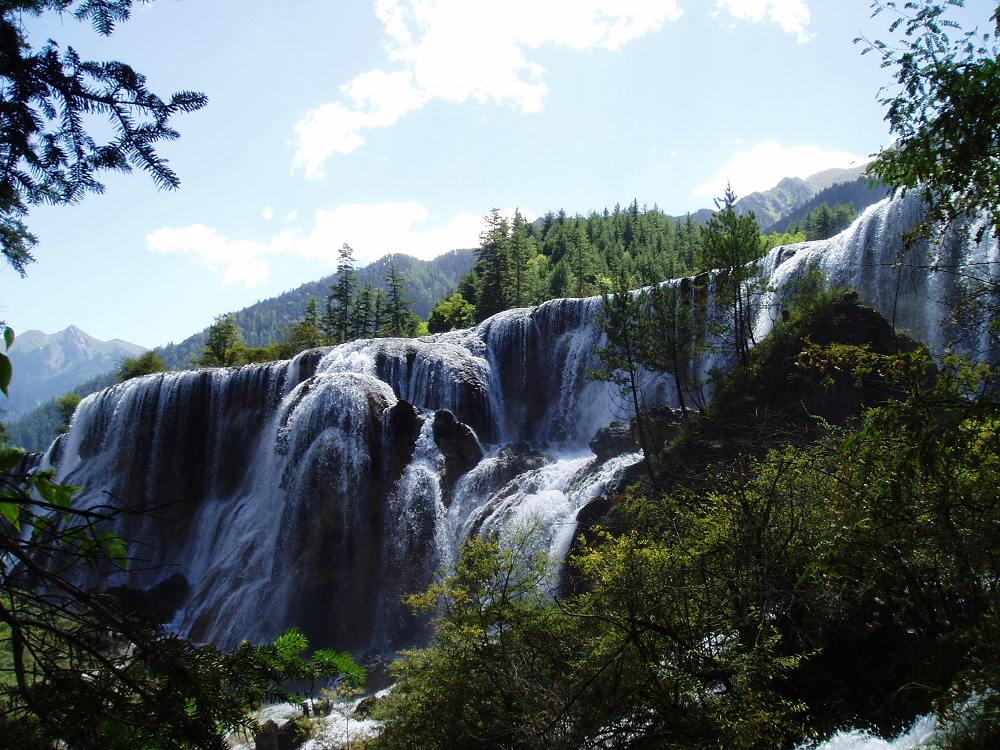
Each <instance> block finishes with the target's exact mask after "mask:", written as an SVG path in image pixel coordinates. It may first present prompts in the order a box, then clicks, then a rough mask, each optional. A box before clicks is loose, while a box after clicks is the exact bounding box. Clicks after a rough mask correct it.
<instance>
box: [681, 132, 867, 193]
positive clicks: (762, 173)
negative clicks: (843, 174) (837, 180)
mask: <svg viewBox="0 0 1000 750" xmlns="http://www.w3.org/2000/svg"><path fill="white" fill-rule="evenodd" d="M864 161H866V159H863V158H862V157H860V156H856V155H854V154H848V153H846V152H844V151H835V150H832V149H825V148H821V147H819V146H782V145H781V144H779V143H775V142H774V141H764V142H763V143H758V144H757V145H755V146H752V147H751V148H749V149H746V150H744V151H737V152H736V153H734V154H733V155H732V156H730V157H729V162H728V163H727V164H726V166H725V167H723V168H722V169H720V170H719V171H718V172H717V173H716V174H715V176H714V177H712V179H710V180H708V181H707V182H704V183H702V184H701V185H698V186H697V187H696V188H695V189H694V191H693V194H694V196H695V197H696V198H717V197H719V196H721V195H722V191H723V189H724V188H725V186H726V181H727V180H728V181H729V183H730V184H731V185H732V186H733V190H734V191H736V193H737V194H738V195H741V196H742V195H748V194H750V193H753V192H755V191H758V190H768V189H769V188H772V187H774V186H775V185H777V184H778V182H779V181H780V180H781V178H782V177H808V176H810V175H813V174H816V172H822V171H823V170H824V169H830V168H832V167H851V166H856V165H858V164H861V163H863V162H864Z"/></svg>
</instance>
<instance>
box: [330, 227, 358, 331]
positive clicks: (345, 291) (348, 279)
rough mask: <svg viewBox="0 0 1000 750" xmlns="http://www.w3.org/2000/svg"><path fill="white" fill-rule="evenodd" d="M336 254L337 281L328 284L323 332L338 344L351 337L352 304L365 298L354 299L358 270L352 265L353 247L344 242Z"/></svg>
mask: <svg viewBox="0 0 1000 750" xmlns="http://www.w3.org/2000/svg"><path fill="white" fill-rule="evenodd" d="M338 255H339V260H338V262H337V283H336V285H334V284H331V285H330V294H329V295H328V296H327V298H326V300H327V301H326V309H327V316H326V327H325V330H324V333H326V336H327V338H328V339H329V340H330V341H333V342H334V343H338V344H339V343H343V342H345V341H349V340H350V339H351V338H352V336H351V328H352V326H351V322H352V319H351V307H352V305H358V304H365V300H363V299H360V300H358V301H355V299H354V295H355V289H356V288H357V285H358V272H357V271H356V270H355V267H354V249H353V248H352V247H351V246H350V245H348V244H347V243H346V242H345V243H344V245H343V247H341V248H340V250H339V251H338Z"/></svg>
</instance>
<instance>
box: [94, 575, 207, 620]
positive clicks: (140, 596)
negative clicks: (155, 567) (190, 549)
mask: <svg viewBox="0 0 1000 750" xmlns="http://www.w3.org/2000/svg"><path fill="white" fill-rule="evenodd" d="M190 591H191V585H190V584H189V583H188V580H187V578H185V577H184V576H183V575H181V574H180V573H174V574H173V575H172V576H170V577H169V578H166V579H164V580H162V581H160V582H159V583H157V584H156V585H155V586H153V587H152V588H150V589H147V590H143V589H139V588H134V587H131V586H115V587H113V588H110V589H108V594H110V595H111V596H112V597H113V598H114V599H115V601H116V602H117V603H118V604H119V606H121V607H123V608H125V609H127V610H129V611H131V612H135V613H137V614H140V615H145V616H147V617H150V618H152V619H153V620H155V621H156V622H159V623H163V622H170V620H172V619H173V617H174V615H175V614H176V613H177V610H178V609H180V608H181V607H182V606H183V605H184V602H186V601H187V598H188V594H189V593H190Z"/></svg>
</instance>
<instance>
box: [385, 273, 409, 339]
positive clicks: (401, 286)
mask: <svg viewBox="0 0 1000 750" xmlns="http://www.w3.org/2000/svg"><path fill="white" fill-rule="evenodd" d="M385 283H386V305H385V318H386V321H387V323H386V326H385V328H384V329H383V330H382V331H380V333H382V334H384V335H386V336H412V335H413V334H414V333H415V332H416V329H417V319H416V315H414V314H413V311H412V310H410V307H411V306H412V305H413V303H412V302H411V301H410V299H409V296H408V295H407V292H406V280H405V279H404V278H403V274H402V273H401V272H400V271H399V269H398V268H396V266H394V265H390V266H389V275H388V276H386V277H385Z"/></svg>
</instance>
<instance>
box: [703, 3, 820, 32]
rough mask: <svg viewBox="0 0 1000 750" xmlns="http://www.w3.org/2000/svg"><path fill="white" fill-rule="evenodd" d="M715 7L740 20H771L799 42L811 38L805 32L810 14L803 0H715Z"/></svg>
mask: <svg viewBox="0 0 1000 750" xmlns="http://www.w3.org/2000/svg"><path fill="white" fill-rule="evenodd" d="M715 7H716V8H718V9H721V10H726V11H728V12H729V14H730V15H731V16H733V17H734V18H738V19H740V20H741V21H750V22H752V23H762V22H764V21H772V22H774V23H776V24H778V25H779V26H780V27H781V28H782V29H783V30H784V31H786V32H787V33H789V34H795V36H796V38H797V39H798V41H799V42H808V41H809V40H810V39H812V34H809V33H807V32H806V27H807V26H808V25H809V19H810V16H809V6H808V5H806V2H805V0H716V3H715Z"/></svg>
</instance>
